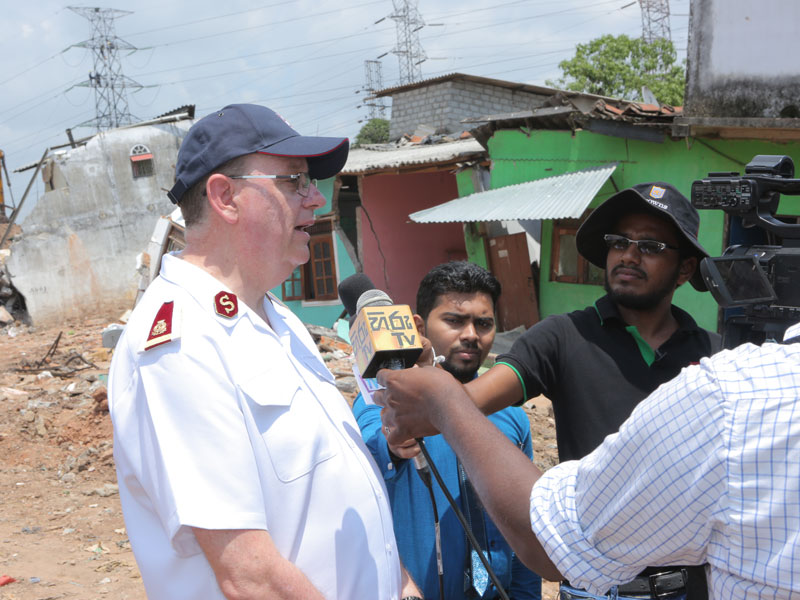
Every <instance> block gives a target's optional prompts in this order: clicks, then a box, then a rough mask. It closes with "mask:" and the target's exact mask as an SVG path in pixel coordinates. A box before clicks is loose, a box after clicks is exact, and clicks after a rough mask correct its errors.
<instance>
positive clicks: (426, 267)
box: [359, 171, 467, 309]
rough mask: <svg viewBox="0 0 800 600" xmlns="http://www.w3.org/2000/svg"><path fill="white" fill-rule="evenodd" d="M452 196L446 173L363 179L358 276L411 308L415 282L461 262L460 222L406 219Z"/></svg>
mask: <svg viewBox="0 0 800 600" xmlns="http://www.w3.org/2000/svg"><path fill="white" fill-rule="evenodd" d="M457 196H458V190H457V187H456V178H455V176H454V175H453V174H451V173H449V172H447V171H437V172H432V173H414V174H402V175H373V176H369V177H365V178H364V181H363V183H362V187H361V203H362V206H363V207H364V209H360V210H362V214H361V219H360V222H361V227H360V230H359V234H360V237H361V242H362V249H363V250H362V256H361V259H362V260H363V263H364V273H366V275H368V276H369V278H370V279H371V280H372V282H373V283H374V284H375V285H376V287H378V288H379V289H382V290H384V291H386V293H387V294H389V296H390V297H391V298H392V300H394V301H395V302H396V303H398V304H408V305H409V306H411V308H412V309H413V308H414V305H415V304H416V296H417V288H418V287H419V282H420V280H421V279H422V278H423V277H424V276H425V274H426V273H427V272H428V271H430V269H431V268H432V267H434V266H436V265H438V264H439V263H442V262H446V261H448V260H463V259H465V258H466V257H467V251H466V247H465V245H464V233H463V227H462V225H461V223H441V224H440V223H431V224H421V223H413V222H411V221H409V219H408V215H409V214H411V213H413V212H415V211H418V210H422V209H424V208H430V207H431V206H436V205H439V204H442V203H444V202H447V201H448V200H453V199H454V198H456V197H457ZM370 221H371V224H370ZM376 236H377V237H376Z"/></svg>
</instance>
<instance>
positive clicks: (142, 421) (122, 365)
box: [109, 255, 400, 600]
mask: <svg viewBox="0 0 800 600" xmlns="http://www.w3.org/2000/svg"><path fill="white" fill-rule="evenodd" d="M221 291H227V290H225V288H224V287H223V285H222V284H221V283H220V282H219V281H217V280H216V279H215V278H214V277H212V276H211V275H209V274H208V273H206V272H205V271H203V270H202V269H199V268H198V267H195V266H193V265H191V264H189V263H186V262H184V261H183V260H181V259H179V258H177V257H175V256H169V255H168V256H165V257H164V259H163V261H162V267H161V276H160V277H159V278H157V279H156V280H155V281H154V282H153V283H152V284H151V285H150V287H149V288H148V290H147V292H146V294H145V295H144V297H143V298H142V300H141V301H140V303H139V305H138V306H137V308H136V310H135V311H134V313H133V315H132V317H131V319H130V321H129V323H128V324H127V326H126V328H125V333H124V334H123V336H122V338H121V339H120V342H119V344H118V345H117V349H116V352H115V355H114V360H113V361H112V365H111V373H110V381H109V404H110V410H111V418H112V421H113V423H114V458H115V461H116V465H117V477H118V480H119V489H120V499H121V502H122V508H123V513H124V516H125V523H126V525H127V529H128V535H129V536H130V540H131V546H132V548H133V551H134V554H135V556H136V560H137V562H138V564H139V569H140V571H141V574H142V578H143V580H144V584H145V588H146V590H147V594H148V597H149V598H150V599H151V600H155V599H159V598H163V599H168V600H179V599H183V598H185V599H187V600H188V599H192V600H197V599H217V598H223V596H222V593H221V592H220V589H219V587H218V585H217V582H216V579H215V577H214V573H213V571H212V570H211V567H210V565H209V563H208V561H207V560H206V559H205V556H204V555H203V553H202V551H201V549H200V547H199V545H198V544H197V541H196V539H195V537H194V534H193V532H192V530H191V527H199V528H204V529H265V530H267V531H268V532H269V534H270V536H271V538H272V540H273V542H274V543H275V545H276V547H277V548H278V550H279V551H280V553H281V554H282V555H283V556H284V557H285V558H287V559H288V560H290V561H291V562H293V563H294V564H295V565H297V566H298V567H299V568H300V569H301V570H302V571H303V573H305V575H306V576H307V577H308V578H309V579H310V580H311V581H312V583H314V585H315V586H316V587H317V588H318V589H319V590H320V591H321V592H322V593H323V594H324V595H325V597H326V598H331V599H333V598H341V599H350V598H353V599H355V598H369V599H387V600H388V599H397V598H399V594H400V565H399V559H398V553H397V548H396V545H395V540H394V534H393V529H392V515H391V510H390V507H389V504H388V501H387V498H386V490H385V487H384V484H383V481H382V478H381V476H380V474H379V473H378V471H377V468H376V467H375V465H374V463H373V461H372V460H371V459H370V458H369V453H368V451H367V450H366V448H365V446H364V445H363V442H362V440H361V435H360V433H359V429H358V426H357V425H356V422H355V420H354V419H353V416H352V413H351V411H350V408H349V406H348V405H347V403H346V402H345V400H344V399H343V398H342V396H341V394H339V392H338V390H337V389H336V387H335V385H334V382H333V376H332V375H331V373H330V372H329V371H328V369H327V368H326V367H325V364H324V362H323V360H322V358H321V357H320V355H319V353H318V351H317V349H316V346H315V345H314V342H313V340H312V339H311V336H310V335H309V334H308V332H307V331H306V329H305V327H304V326H303V324H302V323H301V322H300V321H299V320H298V319H297V318H296V317H295V316H294V315H293V314H292V313H291V311H289V310H288V309H287V308H286V307H284V306H281V305H278V304H277V303H273V302H270V301H269V300H268V299H265V301H264V308H265V310H266V312H267V316H268V319H269V322H270V324H271V327H270V326H269V325H267V324H266V323H264V322H263V320H262V319H261V318H260V317H258V316H257V315H256V314H255V313H254V312H253V311H251V310H250V309H249V308H248V307H246V306H245V305H244V304H243V303H241V302H239V304H238V312H237V314H236V315H235V316H233V317H231V318H229V317H226V316H222V315H220V314H218V312H217V311H216V310H215V296H216V295H217V294H218V293H219V292H221ZM168 301H172V302H173V306H174V309H173V310H174V315H173V318H172V323H171V325H172V335H171V336H170V334H169V329H170V327H169V326H168V327H167V332H168V333H167V334H166V339H168V338H169V337H172V338H173V339H171V340H170V341H166V343H162V344H161V345H158V346H156V347H152V348H150V349H148V350H143V348H144V345H145V341H146V339H147V338H148V335H150V334H151V331H152V330H153V328H154V326H156V325H157V323H156V321H155V320H154V319H155V316H156V314H157V313H158V312H159V309H160V308H161V307H162V305H163V303H165V302H168ZM230 301H231V297H230V295H228V296H225V297H223V305H222V307H227V306H228V304H227V302H230ZM224 312H225V311H224V310H223V311H222V313H223V314H224ZM166 325H169V323H166ZM178 326H180V331H179V332H178ZM159 327H160V329H159V328H158V327H157V328H156V332H162V331H163V330H164V326H163V325H162V326H159ZM151 337H152V336H151Z"/></svg>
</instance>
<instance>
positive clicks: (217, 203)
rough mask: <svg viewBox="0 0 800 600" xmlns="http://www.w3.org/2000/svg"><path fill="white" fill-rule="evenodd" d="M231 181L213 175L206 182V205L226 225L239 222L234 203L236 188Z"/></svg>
mask: <svg viewBox="0 0 800 600" xmlns="http://www.w3.org/2000/svg"><path fill="white" fill-rule="evenodd" d="M234 186H235V184H234V183H233V180H231V179H229V178H228V177H226V176H225V175H222V174H221V173H214V174H213V175H212V176H211V177H209V178H208V181H207V182H206V196H207V197H208V205H209V206H210V207H211V210H213V211H214V212H215V213H216V214H217V215H219V217H220V218H221V219H222V220H223V221H225V222H226V223H230V224H234V223H236V222H237V221H238V220H239V206H238V204H237V203H236V201H235V199H236V188H235V187H234Z"/></svg>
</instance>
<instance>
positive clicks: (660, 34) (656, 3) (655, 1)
mask: <svg viewBox="0 0 800 600" xmlns="http://www.w3.org/2000/svg"><path fill="white" fill-rule="evenodd" d="M639 4H640V5H641V6H642V38H643V39H644V41H645V42H647V43H648V44H652V43H653V42H654V41H655V40H658V39H665V40H670V41H671V40H672V35H671V33H670V28H669V0H639Z"/></svg>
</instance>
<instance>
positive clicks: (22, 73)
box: [0, 0, 690, 218]
mask: <svg viewBox="0 0 800 600" xmlns="http://www.w3.org/2000/svg"><path fill="white" fill-rule="evenodd" d="M395 3H397V4H398V5H399V4H401V2H400V1H399V0H395ZM689 3H690V0H670V1H669V4H670V13H671V18H670V27H671V34H672V40H673V42H674V43H675V47H676V49H677V51H678V57H679V59H680V60H683V59H684V58H685V57H686V47H687V37H688V21H689ZM0 7H2V15H3V18H2V19H0V150H2V151H3V152H4V153H5V159H6V165H7V167H8V170H9V175H10V183H11V188H10V189H11V192H10V195H9V187H8V183H9V182H8V181H6V179H5V173H2V177H3V182H4V185H5V186H6V187H5V194H6V204H11V202H12V197H11V196H13V201H14V202H15V203H17V204H18V203H19V202H20V200H21V199H22V196H23V193H24V192H25V188H26V187H27V186H28V185H29V183H30V182H31V175H32V173H33V170H28V171H25V172H23V173H17V174H15V173H13V172H12V171H13V170H14V169H17V168H19V167H21V166H24V165H28V164H30V163H35V162H38V160H39V159H40V158H41V155H42V153H43V152H44V150H45V149H46V148H48V147H51V146H57V145H61V144H65V143H67V141H68V140H67V136H66V133H65V131H66V129H67V128H71V129H72V130H73V135H74V136H75V137H76V138H79V137H84V136H87V135H90V134H91V133H93V132H94V131H95V130H94V129H93V128H91V127H80V126H79V125H80V124H82V123H84V122H87V121H91V120H92V119H93V118H94V117H95V91H94V90H93V89H91V88H90V87H88V85H87V84H88V75H89V72H90V71H92V69H93V64H94V57H93V53H92V51H91V50H88V49H85V48H83V47H80V46H78V44H80V43H81V42H84V41H86V40H88V39H89V38H90V37H91V35H92V26H91V24H90V22H89V20H88V19H86V18H84V17H83V16H81V15H80V14H77V13H76V12H74V11H73V10H70V8H69V7H100V8H104V9H114V11H115V12H114V13H113V14H115V15H117V17H116V18H115V19H114V21H113V26H114V30H115V33H116V35H117V36H118V37H119V38H121V39H122V40H123V41H124V42H126V43H127V44H128V45H130V46H133V47H135V48H136V49H135V50H130V51H129V50H120V51H119V57H120V60H121V66H122V73H123V74H124V75H125V76H126V77H127V78H129V79H131V80H133V81H135V82H136V83H138V84H140V85H141V88H140V89H138V90H135V91H134V90H131V91H129V92H128V94H127V99H128V109H129V112H130V113H131V115H132V116H133V117H134V119H135V120H146V119H149V118H152V117H154V116H157V115H159V114H162V113H164V112H167V111H169V110H172V109H174V108H177V107H179V106H182V105H185V104H194V105H195V106H196V107H197V112H196V114H197V116H198V117H202V116H204V115H206V114H208V113H210V112H212V111H214V110H216V109H218V108H221V107H222V106H225V105H226V104H230V103H235V102H252V103H256V104H263V105H265V106H269V107H270V108H272V109H274V110H276V111H277V112H279V113H280V114H281V115H282V116H283V117H284V118H285V119H286V120H288V121H289V123H291V124H292V126H293V127H294V128H295V129H296V130H298V131H299V132H300V133H302V134H308V135H325V136H346V137H349V138H351V140H352V139H353V138H354V137H355V135H356V134H357V133H358V131H359V129H360V128H361V126H362V125H363V123H364V122H365V121H366V119H367V118H368V117H369V109H368V108H367V107H366V106H364V105H363V99H364V95H365V94H364V92H363V89H364V87H365V86H366V75H365V61H367V60H376V59H379V57H381V58H380V64H381V75H382V83H383V87H392V86H395V85H399V84H400V79H399V78H400V67H399V62H398V57H397V56H396V55H395V54H392V50H394V49H395V48H396V47H397V45H398V44H397V30H396V24H395V21H393V20H392V19H391V18H390V16H391V15H392V14H393V13H394V6H393V3H392V0H336V1H335V2H330V1H328V2H320V1H319V0H264V1H261V2H259V1H255V0H228V1H227V2H225V3H222V2H211V1H209V0H138V1H137V2H130V3H121V2H119V3H114V2H111V3H109V2H105V1H103V2H98V3H95V4H72V3H69V2H63V1H57V0H35V1H27V2H25V1H23V2H20V1H16V0H0ZM417 10H418V12H419V16H420V17H421V19H422V21H423V22H424V24H425V25H424V27H422V28H421V29H420V30H419V31H418V36H419V42H420V46H421V48H422V50H423V51H424V53H425V55H426V56H427V59H426V60H425V61H424V62H422V63H421V64H420V68H421V75H422V78H423V79H427V78H431V77H438V76H440V75H445V74H448V73H455V72H458V73H467V74H470V75H479V76H483V77H490V78H495V79H502V80H507V81H515V82H521V83H527V84H534V85H546V82H547V80H551V81H554V80H556V79H558V77H559V76H560V74H561V72H560V69H559V68H558V63H559V62H560V61H562V60H565V59H569V58H571V57H572V56H573V55H574V52H575V47H576V45H577V44H580V43H586V42H588V41H590V40H592V39H594V38H597V37H599V36H601V35H604V34H613V35H619V34H627V35H629V36H632V37H638V36H640V35H641V33H642V13H641V9H640V6H639V2H638V1H632V0H459V1H458V2H454V1H453V0H449V1H448V0H418V1H417ZM389 116H390V113H389V112H388V111H387V113H386V117H387V118H388V117H389ZM43 193H44V190H43V185H42V182H41V178H40V177H37V178H36V179H35V180H34V181H33V184H32V187H31V191H30V193H29V195H28V197H27V199H26V200H25V207H24V209H23V210H22V211H21V213H20V218H23V217H24V215H25V214H27V213H28V212H29V211H30V209H32V207H33V205H34V204H35V200H36V198H38V197H39V196H40V195H41V194H43Z"/></svg>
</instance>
